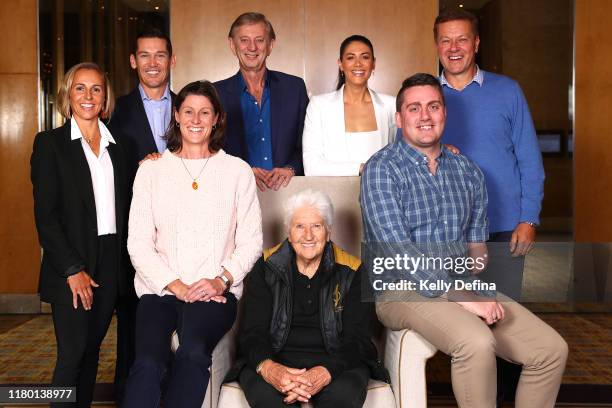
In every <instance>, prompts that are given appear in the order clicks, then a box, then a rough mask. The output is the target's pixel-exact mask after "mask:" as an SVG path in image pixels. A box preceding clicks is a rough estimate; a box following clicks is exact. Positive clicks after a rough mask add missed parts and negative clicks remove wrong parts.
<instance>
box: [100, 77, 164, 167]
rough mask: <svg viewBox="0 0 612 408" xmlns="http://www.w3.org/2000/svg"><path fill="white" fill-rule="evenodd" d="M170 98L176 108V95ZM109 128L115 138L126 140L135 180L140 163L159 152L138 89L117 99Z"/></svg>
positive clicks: (125, 145)
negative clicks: (116, 136)
mask: <svg viewBox="0 0 612 408" xmlns="http://www.w3.org/2000/svg"><path fill="white" fill-rule="evenodd" d="M170 96H171V98H172V100H171V102H170V103H171V105H172V106H174V99H175V98H176V95H175V94H174V93H173V92H170ZM108 128H109V130H110V131H111V133H112V134H113V136H114V135H115V133H116V132H118V134H120V135H121V136H123V137H124V138H125V139H126V140H125V141H124V143H123V145H124V147H125V148H126V150H127V154H128V161H129V164H130V167H131V168H130V170H132V172H133V173H134V174H132V179H133V176H134V175H135V172H136V170H137V169H138V162H139V161H140V160H142V159H143V158H144V157H145V156H146V155H147V154H149V153H154V152H157V145H156V144H155V138H154V137H153V131H152V130H151V125H149V120H148V119H147V113H146V111H145V108H144V104H143V102H142V97H141V96H140V90H139V89H138V87H136V88H134V90H133V91H132V92H130V93H129V94H127V95H123V96H122V97H120V98H118V99H117V103H116V104H115V111H114V112H113V115H112V116H111V120H110V122H109V124H108ZM159 153H163V152H159Z"/></svg>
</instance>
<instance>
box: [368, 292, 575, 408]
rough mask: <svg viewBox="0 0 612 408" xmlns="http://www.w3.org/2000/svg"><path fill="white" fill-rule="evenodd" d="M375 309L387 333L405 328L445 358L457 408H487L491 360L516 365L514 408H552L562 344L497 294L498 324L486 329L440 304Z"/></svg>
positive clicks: (492, 382) (491, 398)
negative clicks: (519, 368)
mask: <svg viewBox="0 0 612 408" xmlns="http://www.w3.org/2000/svg"><path fill="white" fill-rule="evenodd" d="M414 296H416V297H418V299H416V300H417V301H409V302H380V303H377V304H376V313H377V314H378V318H379V320H380V321H381V322H382V324H384V325H385V326H386V327H388V328H390V329H393V330H401V329H405V328H410V329H412V330H414V331H416V332H417V333H419V334H420V335H421V336H423V337H424V338H425V339H427V341H429V342H430V343H431V344H433V345H434V346H435V347H437V348H438V350H440V351H442V352H444V353H446V354H447V355H449V356H451V377H452V382H453V391H454V393H455V398H456V399H457V403H458V405H459V407H460V408H472V407H475V408H493V407H495V404H496V401H495V397H496V388H497V384H496V363H495V356H496V355H497V356H499V357H501V358H503V359H505V360H507V361H510V362H513V363H516V364H521V365H522V366H523V371H522V373H521V378H520V380H519V384H518V388H517V391H516V398H515V401H516V402H515V406H516V407H517V408H549V407H550V408H552V407H554V406H555V400H556V398H557V393H558V391H559V386H560V384H561V378H562V376H563V371H564V369H565V362H566V360H567V352H568V348H567V343H566V342H565V340H563V338H562V337H561V336H560V335H559V334H558V333H557V332H556V331H555V330H554V329H553V328H552V327H550V326H549V325H547V324H546V323H544V322H543V321H542V320H540V319H539V318H538V317H537V316H535V315H534V314H533V313H531V312H530V311H529V310H527V309H526V308H524V307H523V306H521V305H520V304H518V303H516V302H514V301H512V300H510V299H509V298H508V297H506V296H504V295H501V294H499V293H498V300H499V301H501V302H503V303H502V306H503V307H504V310H505V312H506V316H505V318H504V320H502V321H500V322H498V323H496V324H494V325H492V326H487V324H486V323H484V321H483V320H481V319H480V318H479V317H478V316H476V315H475V314H473V313H471V312H468V311H467V310H466V309H464V308H463V307H461V306H459V305H458V304H457V303H454V302H449V301H447V300H446V299H440V298H438V299H435V300H432V299H428V300H427V301H418V300H419V299H420V300H423V299H424V298H422V297H419V296H418V295H416V294H415V295H414Z"/></svg>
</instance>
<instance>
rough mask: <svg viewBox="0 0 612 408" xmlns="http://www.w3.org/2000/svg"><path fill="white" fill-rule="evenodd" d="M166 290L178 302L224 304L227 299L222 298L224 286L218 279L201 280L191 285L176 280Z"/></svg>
mask: <svg viewBox="0 0 612 408" xmlns="http://www.w3.org/2000/svg"><path fill="white" fill-rule="evenodd" d="M167 288H168V290H169V291H170V292H172V293H174V295H175V296H176V298H177V299H178V300H182V301H183V302H186V303H193V302H209V301H211V300H212V301H213V302H217V303H225V302H227V299H226V298H225V296H223V293H224V292H225V286H224V285H223V283H221V280H220V279H216V278H215V279H206V278H202V279H200V280H199V281H197V282H194V283H192V284H191V285H186V284H185V283H183V282H182V281H181V280H180V279H177V280H175V281H173V282H171V283H169V284H168V286H167Z"/></svg>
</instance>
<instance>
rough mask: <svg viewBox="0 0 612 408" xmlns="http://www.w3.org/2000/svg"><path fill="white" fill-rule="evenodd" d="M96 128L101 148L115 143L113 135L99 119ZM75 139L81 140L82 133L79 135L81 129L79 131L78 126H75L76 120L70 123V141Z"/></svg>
mask: <svg viewBox="0 0 612 408" xmlns="http://www.w3.org/2000/svg"><path fill="white" fill-rule="evenodd" d="M98 127H99V128H100V139H101V140H100V145H101V146H102V145H104V146H108V143H115V139H114V138H113V135H112V134H111V132H110V131H109V130H108V128H107V127H106V125H104V123H103V122H102V121H101V120H100V119H98ZM77 139H83V133H81V129H79V125H78V124H77V122H76V120H74V119H72V120H71V121H70V140H77Z"/></svg>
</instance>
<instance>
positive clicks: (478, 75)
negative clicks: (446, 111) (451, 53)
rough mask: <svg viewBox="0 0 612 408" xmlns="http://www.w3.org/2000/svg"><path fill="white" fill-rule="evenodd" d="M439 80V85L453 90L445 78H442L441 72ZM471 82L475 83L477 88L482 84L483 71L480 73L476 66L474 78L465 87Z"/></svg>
mask: <svg viewBox="0 0 612 408" xmlns="http://www.w3.org/2000/svg"><path fill="white" fill-rule="evenodd" d="M439 79H440V85H442V86H444V85H446V86H448V87H449V88H451V89H455V88H453V86H452V85H451V84H450V83H449V82H448V81H447V80H446V77H445V76H444V71H442V73H441V74H440V77H439ZM472 82H476V83H477V84H478V85H479V86H482V83H483V82H484V71H482V70H481V69H480V67H479V66H478V65H476V73H475V74H474V78H472V80H471V81H470V82H469V83H468V84H467V85H469V84H471V83H472ZM467 85H466V86H467Z"/></svg>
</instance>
